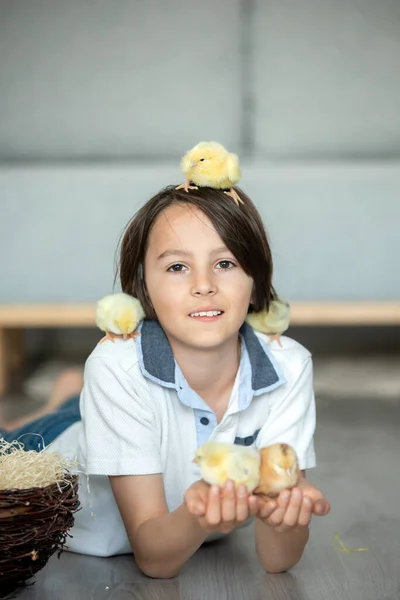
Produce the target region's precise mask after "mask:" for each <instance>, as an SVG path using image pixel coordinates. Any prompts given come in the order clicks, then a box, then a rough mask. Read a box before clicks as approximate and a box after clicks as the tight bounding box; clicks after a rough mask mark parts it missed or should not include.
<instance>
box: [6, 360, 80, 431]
mask: <svg viewBox="0 0 400 600" xmlns="http://www.w3.org/2000/svg"><path fill="white" fill-rule="evenodd" d="M82 386H83V372H82V371H81V370H79V369H67V370H66V371H63V372H62V373H61V374H60V375H59V376H58V377H57V379H56V380H55V382H54V386H53V390H52V392H51V394H50V397H49V399H48V401H47V402H46V404H45V405H44V406H43V407H42V408H39V409H38V410H36V411H35V412H33V413H30V414H28V415H24V416H22V417H18V418H17V419H13V420H12V421H9V422H8V423H6V424H5V425H3V429H5V430H7V431H11V430H13V429H17V428H18V427H22V425H25V424H26V423H30V422H32V421H36V419H40V417H44V416H45V415H47V414H49V413H52V412H54V411H56V410H57V409H58V408H59V407H60V406H61V405H62V404H64V402H66V401H67V400H69V399H70V398H71V397H72V396H75V395H77V394H80V392H81V390H82Z"/></svg>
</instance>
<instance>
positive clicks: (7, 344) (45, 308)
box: [0, 301, 400, 395]
mask: <svg viewBox="0 0 400 600" xmlns="http://www.w3.org/2000/svg"><path fill="white" fill-rule="evenodd" d="M291 324H292V325H300V326H322V325H327V326H335V325H337V326H349V325H356V326H376V325H400V301H399V302H397V301H394V302H389V301H388V302H293V303H292V318H291ZM95 326H96V325H95V305H94V304H76V305H73V304H65V305H63V304H49V305H44V304H40V305H31V304H29V305H0V395H2V394H3V393H5V392H6V390H7V389H8V382H9V377H10V374H11V372H12V371H13V370H15V369H17V368H18V367H20V366H21V364H22V361H23V358H24V344H23V336H22V332H23V330H26V329H31V328H48V327H53V328H57V327H95Z"/></svg>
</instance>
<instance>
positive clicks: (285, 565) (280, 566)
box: [257, 548, 304, 575]
mask: <svg viewBox="0 0 400 600" xmlns="http://www.w3.org/2000/svg"><path fill="white" fill-rule="evenodd" d="M303 552H304V548H303V549H302V550H301V552H299V553H298V554H296V555H295V556H292V557H291V558H290V560H288V561H285V562H282V563H280V562H274V561H268V560H263V559H262V557H261V556H260V555H259V554H258V553H257V554H258V559H259V561H260V563H261V566H262V567H263V568H264V569H265V571H266V572H267V573H271V574H274V575H278V574H279V573H286V572H287V571H290V569H293V567H295V566H296V565H297V564H298V563H299V562H300V560H301V558H302V556H303Z"/></svg>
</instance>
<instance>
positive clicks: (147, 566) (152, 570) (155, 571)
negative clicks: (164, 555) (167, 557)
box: [136, 561, 179, 579]
mask: <svg viewBox="0 0 400 600" xmlns="http://www.w3.org/2000/svg"><path fill="white" fill-rule="evenodd" d="M136 564H137V566H138V568H139V570H140V571H141V572H142V573H143V575H146V577H151V578H152V579H172V578H173V577H176V576H177V575H178V573H179V569H172V568H171V567H169V566H168V565H166V564H165V563H164V564H161V563H150V562H138V561H136Z"/></svg>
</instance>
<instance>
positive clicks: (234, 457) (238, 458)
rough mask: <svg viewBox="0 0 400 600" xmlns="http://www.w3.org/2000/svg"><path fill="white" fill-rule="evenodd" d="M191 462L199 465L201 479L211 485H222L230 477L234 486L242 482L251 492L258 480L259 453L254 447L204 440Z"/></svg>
mask: <svg viewBox="0 0 400 600" xmlns="http://www.w3.org/2000/svg"><path fill="white" fill-rule="evenodd" d="M193 462H195V463H197V464H198V465H199V467H200V472H201V477H202V479H203V480H204V481H205V482H206V483H209V484H211V485H212V484H216V485H219V486H220V487H223V486H224V484H225V483H226V482H227V481H228V479H231V480H232V481H234V483H235V485H236V487H237V486H238V485H240V484H244V485H245V486H246V488H247V491H248V492H249V493H251V492H252V491H253V490H254V489H255V488H256V487H257V485H258V484H259V482H260V463H261V455H260V453H259V452H258V451H257V450H256V449H255V448H247V447H245V446H238V445H237V444H225V443H222V442H206V443H205V444H203V445H202V446H201V447H200V448H199V449H198V450H197V452H196V455H195V457H194V459H193Z"/></svg>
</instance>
